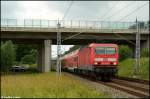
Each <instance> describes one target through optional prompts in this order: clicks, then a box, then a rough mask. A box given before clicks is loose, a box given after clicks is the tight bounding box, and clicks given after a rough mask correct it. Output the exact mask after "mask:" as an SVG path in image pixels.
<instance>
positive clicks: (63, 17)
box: [62, 1, 73, 20]
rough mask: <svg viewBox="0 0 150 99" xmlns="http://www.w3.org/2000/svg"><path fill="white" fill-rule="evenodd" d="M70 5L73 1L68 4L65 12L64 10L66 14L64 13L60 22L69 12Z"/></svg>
mask: <svg viewBox="0 0 150 99" xmlns="http://www.w3.org/2000/svg"><path fill="white" fill-rule="evenodd" d="M72 4H73V1H71V2H70V4H69V6H68V8H67V10H66V12H65V13H64V16H63V17H62V20H64V19H65V17H66V16H67V14H68V12H69V10H70V8H71V6H72Z"/></svg>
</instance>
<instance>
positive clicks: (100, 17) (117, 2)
mask: <svg viewBox="0 0 150 99" xmlns="http://www.w3.org/2000/svg"><path fill="white" fill-rule="evenodd" d="M118 3H119V1H118V2H117V3H116V4H115V5H114V6H112V7H111V8H110V10H109V11H107V12H106V13H105V14H104V15H103V16H102V17H100V18H98V19H103V17H105V16H106V15H107V14H108V13H109V12H110V11H111V10H112V9H113V8H115V7H116V6H117V5H118Z"/></svg>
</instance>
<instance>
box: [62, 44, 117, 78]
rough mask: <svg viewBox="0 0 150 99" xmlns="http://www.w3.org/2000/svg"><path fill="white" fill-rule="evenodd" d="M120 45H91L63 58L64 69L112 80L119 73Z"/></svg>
mask: <svg viewBox="0 0 150 99" xmlns="http://www.w3.org/2000/svg"><path fill="white" fill-rule="evenodd" d="M118 58H119V55H118V45H117V44H100V43H91V44H89V45H86V46H83V47H80V48H79V49H77V50H75V51H73V52H70V53H68V54H66V55H64V56H63V57H61V60H62V69H63V70H70V71H73V72H75V73H83V74H88V75H90V76H92V77H97V78H101V79H102V80H111V79H112V78H114V77H115V76H116V74H117V71H118V68H117V67H118Z"/></svg>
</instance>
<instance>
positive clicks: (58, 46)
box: [57, 21, 61, 75]
mask: <svg viewBox="0 0 150 99" xmlns="http://www.w3.org/2000/svg"><path fill="white" fill-rule="evenodd" d="M60 26H61V24H60V23H59V21H58V24H57V28H58V31H57V74H58V75H61V60H60V58H61V32H60Z"/></svg>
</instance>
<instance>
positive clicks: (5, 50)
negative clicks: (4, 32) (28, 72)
mask: <svg viewBox="0 0 150 99" xmlns="http://www.w3.org/2000/svg"><path fill="white" fill-rule="evenodd" d="M15 59H16V53H15V45H14V44H13V43H12V41H6V42H5V43H3V42H1V71H3V72H8V71H9V69H10V68H11V66H12V65H13V63H14V61H15Z"/></svg>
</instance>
